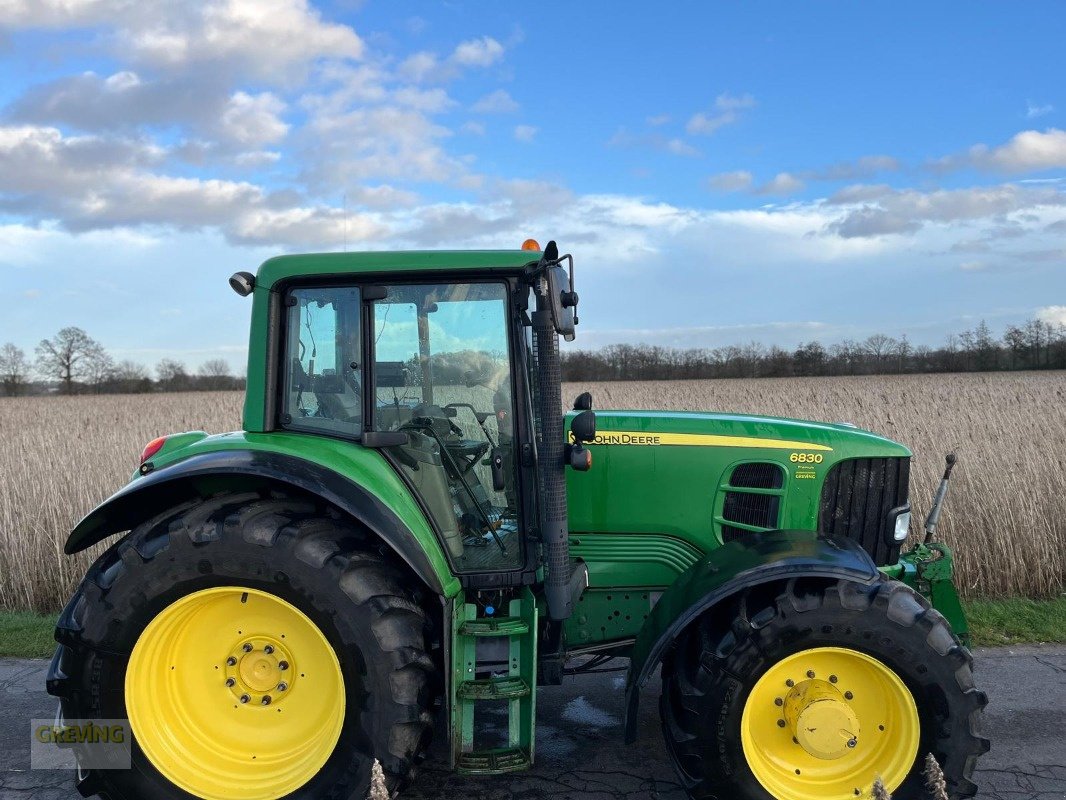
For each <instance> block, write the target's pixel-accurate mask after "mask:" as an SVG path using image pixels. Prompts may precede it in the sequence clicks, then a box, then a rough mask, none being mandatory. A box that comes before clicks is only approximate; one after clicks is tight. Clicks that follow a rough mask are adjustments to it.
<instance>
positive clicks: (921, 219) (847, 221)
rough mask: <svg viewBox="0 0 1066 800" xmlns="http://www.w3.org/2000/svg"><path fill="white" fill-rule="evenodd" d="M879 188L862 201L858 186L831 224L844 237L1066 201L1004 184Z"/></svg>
mask: <svg viewBox="0 0 1066 800" xmlns="http://www.w3.org/2000/svg"><path fill="white" fill-rule="evenodd" d="M873 188H874V191H873V192H872V193H871V194H870V195H869V201H868V202H862V201H858V200H857V197H858V195H857V193H856V191H855V189H854V187H852V189H851V190H850V191H851V195H852V204H850V205H848V206H846V207H845V210H844V213H843V216H841V217H839V218H837V219H835V220H834V221H833V222H832V223H831V224H830V230H831V231H832V232H834V233H836V234H837V235H839V236H842V237H844V238H855V237H859V238H861V237H876V236H883V235H887V234H912V233H914V232H916V231H918V230H920V229H921V228H922V227H924V226H926V225H954V224H956V223H965V222H970V221H978V220H998V219H1000V218H1002V217H1004V216H1005V215H1009V214H1016V213H1019V212H1028V213H1034V212H1037V211H1040V210H1042V209H1061V208H1063V207H1066V193H1063V192H1061V191H1059V190H1058V189H1054V188H1045V187H1033V188H1030V187H1019V186H1014V185H1011V184H1003V185H1001V186H990V187H974V188H968V189H938V190H935V191H931V192H922V191H918V190H916V189H902V190H895V189H887V188H886V187H873ZM835 202H837V203H839V202H840V200H839V199H837V200H836V201H835ZM859 202H861V203H862V204H861V205H859ZM1037 219H1039V217H1037Z"/></svg>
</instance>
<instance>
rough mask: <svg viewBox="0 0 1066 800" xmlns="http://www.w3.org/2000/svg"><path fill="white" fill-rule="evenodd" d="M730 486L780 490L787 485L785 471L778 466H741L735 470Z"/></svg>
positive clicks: (761, 464) (757, 464) (759, 464)
mask: <svg viewBox="0 0 1066 800" xmlns="http://www.w3.org/2000/svg"><path fill="white" fill-rule="evenodd" d="M729 485H730V486H737V487H744V488H749V489H780V488H781V487H782V486H784V485H785V471H784V470H783V469H781V467H779V466H778V465H777V464H765V463H752V464H741V465H740V466H738V467H737V468H736V469H735V470H733V475H732V477H730V479H729Z"/></svg>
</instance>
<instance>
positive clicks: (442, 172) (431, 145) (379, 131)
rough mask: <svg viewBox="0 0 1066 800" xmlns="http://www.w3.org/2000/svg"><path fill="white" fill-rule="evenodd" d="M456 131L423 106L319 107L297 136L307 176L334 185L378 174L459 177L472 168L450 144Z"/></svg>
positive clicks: (316, 184) (325, 187)
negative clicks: (435, 119) (335, 109)
mask: <svg viewBox="0 0 1066 800" xmlns="http://www.w3.org/2000/svg"><path fill="white" fill-rule="evenodd" d="M450 135H451V132H450V131H449V130H448V129H447V128H445V127H443V126H442V125H438V124H437V123H435V122H433V121H432V120H431V119H430V118H429V117H427V116H426V114H424V113H422V112H421V111H418V110H416V109H412V108H402V107H399V106H393V105H382V106H363V107H357V108H354V109H352V110H349V111H344V112H336V113H334V112H333V111H332V109H331V110H329V111H325V112H322V113H316V114H314V115H313V117H312V119H311V120H309V121H308V123H307V125H306V126H304V127H303V128H302V129H301V131H300V133H299V134H298V135H296V137H295V139H296V141H297V142H298V144H299V147H300V150H301V155H302V158H303V159H304V161H305V164H306V166H305V168H304V171H303V173H302V176H301V177H302V178H303V180H305V181H307V182H308V183H309V184H310V185H311V186H312V187H313V188H314V189H315V190H316V191H334V190H336V189H337V188H338V187H350V186H353V185H357V184H359V183H362V182H364V181H367V180H374V179H385V180H390V181H392V180H410V181H429V182H434V183H444V182H449V181H455V180H457V179H459V178H460V177H462V176H464V175H466V174H467V173H468V168H467V166H466V165H465V164H464V163H463V162H462V160H460V159H458V158H456V157H454V156H452V155H450V154H449V153H447V152H446V150H445V149H444V147H443V145H442V141H443V140H445V139H447V138H448V137H449V136H450Z"/></svg>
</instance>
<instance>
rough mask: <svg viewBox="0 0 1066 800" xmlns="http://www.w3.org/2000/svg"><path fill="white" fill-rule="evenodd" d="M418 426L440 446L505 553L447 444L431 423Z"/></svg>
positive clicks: (486, 513) (441, 451) (489, 518)
mask: <svg viewBox="0 0 1066 800" xmlns="http://www.w3.org/2000/svg"><path fill="white" fill-rule="evenodd" d="M419 427H422V428H423V429H424V430H425V431H426V433H428V434H429V435H430V437H431V438H432V439H433V441H435V442H436V443H437V447H439V448H440V454H441V457H442V458H446V459H447V460H448V464H449V465H450V466H451V468H452V472H453V473H454V474H455V475H456V476H457V477H458V478H459V483H461V484H462V485H463V488H464V489H466V493H467V494H468V495H469V496H470V500H471V502H473V504H474V507H475V508H477V510H478V513H479V514H480V515H481V520H482V521H483V522H484V523H485V527H486V528H487V529H488V532H489V533H491V534H492V538H493V539H494V540H495V541H496V544H498V545H499V546H500V550H501V551H503V552H504V553H506V552H507V546H506V545H504V543H503V539H501V538H500V535H499V534H498V533H496V526H495V524H494V523H493V522H492V518H491V517H490V516H489V512H488V511H486V510H485V507H484V506H482V505H481V501H480V500H478V499H477V495H476V494H474V490H473V489H472V488H471V486H470V484H469V483H467V482H466V475H465V473H464V472H463V471H462V470H461V469H460V468H459V465H458V464H457V463H455V459H454V458H453V457H452V454H451V453H449V452H448V446H447V445H446V444H444V442H443V441H442V440H441V438H440V436H438V435H437V432H436V431H435V430H433V426H432V424H429V425H423V426H419Z"/></svg>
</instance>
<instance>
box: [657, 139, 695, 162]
mask: <svg viewBox="0 0 1066 800" xmlns="http://www.w3.org/2000/svg"><path fill="white" fill-rule="evenodd" d="M665 148H666V152H668V153H671V154H673V155H675V156H685V157H686V158H699V157H700V156H702V155H703V153H701V152H700V151H699V150H697V149H696V148H695V147H693V146H692V145H690V144H689V143H688V142H686V141H683V140H682V139H669V140H667V142H666V145H665Z"/></svg>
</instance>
